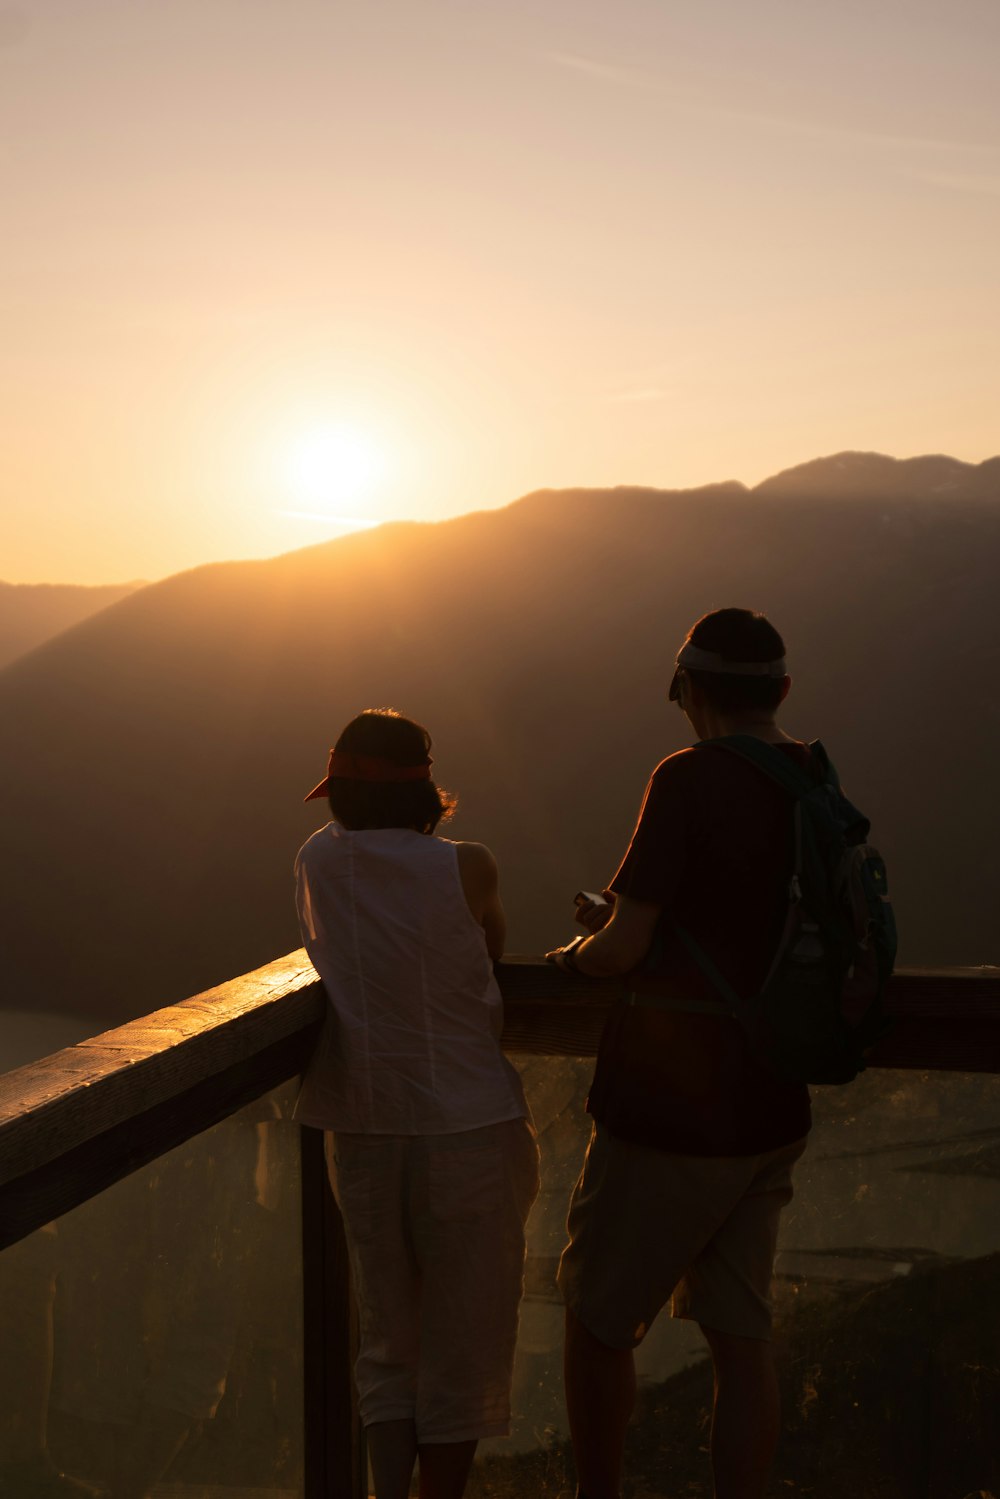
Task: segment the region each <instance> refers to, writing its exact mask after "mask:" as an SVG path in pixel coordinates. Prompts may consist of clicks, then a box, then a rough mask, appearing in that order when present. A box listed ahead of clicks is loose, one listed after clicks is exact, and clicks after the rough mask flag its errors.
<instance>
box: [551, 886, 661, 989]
mask: <svg viewBox="0 0 1000 1499" xmlns="http://www.w3.org/2000/svg"><path fill="white" fill-rule="evenodd" d="M660 910H661V907H660V906H656V905H651V904H650V903H648V902H646V901H641V900H630V899H629V897H628V896H627V895H619V896H618V898H617V900H616V901H615V909H614V914H613V915H612V917H611V920H610V921H609V922H608V923H607V925H606V926H604V927H602V928H601V930H600V931H599V932H595V933H594V935H593V936H591V937H587V938H586V939H585V940H584V941H583V942H581V944H580V946H579V947H575V948H574V949H573V965H574V967H576V968H578V969H579V970H580V972H581V973H589V974H590V975H591V976H592V977H594V978H610V977H612V976H614V975H615V974H619V973H630V972H631V971H632V969H633V968H637V967H638V966H639V964H640V963H641V962H642V960H643V958H644V957H645V956H646V954H647V952H648V951H649V949H650V946H651V944H652V941H653V933H654V932H655V930H656V923H657V920H658V918H659V915H660ZM550 956H551V955H550ZM555 962H556V963H557V964H558V963H559V957H558V949H557V951H556V954H555ZM560 966H561V965H560Z"/></svg>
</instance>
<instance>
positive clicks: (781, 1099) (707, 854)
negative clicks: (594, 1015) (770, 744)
mask: <svg viewBox="0 0 1000 1499" xmlns="http://www.w3.org/2000/svg"><path fill="white" fill-rule="evenodd" d="M782 749H783V752H784V753H786V754H788V755H789V756H790V757H791V758H792V759H793V760H794V761H795V762H796V763H797V764H799V765H801V766H803V767H808V766H809V763H810V751H809V747H808V746H807V745H804V744H797V743H789V744H787V745H783V746H782ZM791 872H792V803H791V799H790V798H789V796H788V794H787V793H786V792H785V791H783V790H782V788H781V787H780V786H778V785H777V784H776V783H775V782H774V781H773V780H771V778H770V777H768V776H767V775H765V774H764V773H763V772H762V771H760V770H759V769H757V767H756V766H755V765H752V764H750V763H749V761H746V760H743V759H741V758H740V757H739V756H737V755H735V754H733V753H732V752H731V751H728V750H725V749H720V748H718V747H713V746H712V745H711V743H705V744H698V745H695V746H694V747H693V748H691V749H686V750H681V751H680V752H679V753H678V754H676V755H671V756H670V757H669V758H668V759H666V760H664V761H663V762H662V763H661V764H660V765H659V766H657V768H656V770H655V771H654V772H653V775H652V778H651V779H650V782H649V785H648V787H647V788H646V795H645V799H644V801H643V804H642V810H641V812H640V814H639V821H638V824H637V826H636V829H635V832H634V834H633V836H632V841H631V843H630V844H629V848H628V852H627V853H626V855H625V858H624V859H623V860H622V863H621V866H620V868H619V870H618V872H617V874H616V875H615V877H614V879H613V880H612V882H611V889H612V890H614V892H615V893H616V894H617V895H624V896H628V897H630V898H631V899H633V900H637V901H646V902H649V903H652V904H656V905H659V906H661V907H662V910H661V913H660V918H659V922H658V924H657V931H656V936H655V939H654V943H653V946H652V948H651V951H650V954H649V956H648V957H647V960H646V963H645V964H644V965H643V969H642V970H641V971H639V972H637V973H635V974H632V975H630V978H629V983H630V987H631V989H632V990H633V992H634V993H635V995H636V998H637V1000H638V1003H635V1004H626V1005H622V1006H620V1007H619V1008H618V1009H617V1010H616V1011H615V1012H614V1013H613V1014H612V1016H611V1017H610V1018H609V1021H608V1024H607V1026H606V1027H605V1032H604V1036H603V1038H602V1041H601V1047H600V1053H599V1056H598V1060H597V1069H596V1071H595V1074H594V1081H593V1085H592V1087H591V1091H590V1098H589V1100H588V1104H587V1107H588V1109H589V1111H590V1113H591V1114H592V1115H593V1116H594V1118H595V1119H597V1120H599V1121H600V1122H601V1123H603V1124H604V1125H605V1126H606V1127H607V1128H608V1129H609V1130H610V1131H611V1133H613V1134H617V1135H619V1136H620V1137H621V1138H623V1139H630V1140H636V1141H640V1142H642V1143H645V1144H649V1145H655V1146H657V1147H658V1148H660V1149H662V1150H669V1151H673V1152H676V1153H678V1154H685V1155H757V1154H761V1153H763V1152H764V1151H768V1150H777V1149H779V1148H780V1147H781V1146H783V1145H789V1144H791V1143H792V1141H793V1140H798V1139H801V1138H802V1136H803V1135H805V1134H806V1133H807V1131H808V1129H809V1125H810V1122H811V1121H810V1110H809V1093H808V1090H807V1089H806V1088H805V1087H804V1086H803V1085H800V1084H789V1083H784V1082H781V1081H780V1080H778V1079H777V1078H775V1077H774V1076H773V1074H772V1073H770V1072H769V1071H768V1070H767V1068H766V1067H765V1066H763V1065H762V1064H761V1063H759V1062H757V1061H756V1060H755V1059H754V1058H753V1057H752V1056H751V1055H750V1052H749V1050H748V1046H747V1042H746V1037H745V1035H744V1032H743V1030H742V1027H741V1026H740V1024H739V1022H738V1021H737V1020H735V1019H733V1018H732V1017H731V1016H728V1015H726V1014H725V1013H724V1002H723V1001H722V999H721V996H720V995H719V993H718V990H717V989H716V988H715V987H714V985H713V984H712V982H711V980H710V979H709V978H708V977H707V976H706V975H705V973H704V972H703V971H702V969H701V968H700V967H699V966H698V964H697V962H696V960H695V959H694V958H693V957H692V956H691V954H690V953H689V951H688V950H687V948H686V947H685V946H684V945H683V943H682V941H681V939H680V938H679V937H678V936H677V934H676V932H675V929H674V928H675V923H679V924H680V925H681V926H683V927H684V928H685V929H686V930H687V931H688V932H690V934H691V935H692V936H693V937H694V938H695V940H696V942H697V943H698V945H699V946H700V947H701V948H702V949H703V950H704V951H705V953H706V954H707V955H708V957H710V958H711V960H712V962H713V963H714V964H715V966H716V967H717V968H718V969H719V971H720V973H721V974H722V975H723V977H724V978H726V979H727V980H728V982H729V983H730V984H731V985H732V987H733V988H734V989H735V990H736V992H737V994H739V995H741V996H750V995H753V994H754V993H756V992H757V991H758V990H759V989H760V987H761V985H762V984H763V982H764V979H765V978H766V976H767V973H768V970H769V968H770V966H771V962H772V960H773V957H774V953H775V949H776V947H777V944H778V940H779V938H780V936H781V931H782V925H783V922H784V918H785V914H786V911H787V900H788V894H787V892H788V882H789V878H790V876H791ZM644 997H645V998H647V999H652V1000H653V1001H655V1000H656V999H657V998H666V999H674V1000H682V1001H691V1000H695V1001H699V1002H702V1003H708V1004H713V1003H717V1004H718V1005H719V1014H718V1015H715V1014H712V1013H707V1014H700V1013H699V1014H691V1013H686V1012H679V1011H675V1010H671V1009H665V1008H662V1007H658V1006H657V1005H656V1004H655V1002H654V1003H652V1004H643V1003H642V1000H643V998H644Z"/></svg>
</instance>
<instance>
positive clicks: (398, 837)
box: [295, 822, 528, 1135]
mask: <svg viewBox="0 0 1000 1499" xmlns="http://www.w3.org/2000/svg"><path fill="white" fill-rule="evenodd" d="M295 877H296V899H297V904H298V912H299V924H300V926H301V928H302V937H303V941H304V942H305V945H306V950H307V951H308V953H309V956H310V958H311V959H312V962H313V966H314V967H315V969H316V972H317V973H318V974H319V976H320V978H321V979H322V980H323V987H324V988H325V990H326V993H327V998H328V1000H329V1009H328V1012H327V1018H326V1022H325V1024H324V1027H323V1031H322V1033H321V1036H320V1039H319V1042H318V1044H317V1047H316V1050H315V1052H314V1054H313V1057H312V1059H311V1061H310V1063H309V1066H308V1068H307V1069H306V1074H305V1079H304V1082H303V1085H302V1092H301V1094H300V1095H299V1101H298V1104H297V1105H296V1109H295V1117H296V1118H297V1119H298V1120H299V1122H300V1123H302V1124H311V1125H315V1126H317V1127H319V1128H321V1129H332V1130H341V1131H344V1132H350V1133H352V1134H353V1133H363V1134H392V1135H445V1134H456V1133H458V1132H459V1131H460V1130H468V1129H479V1128H480V1127H482V1126H483V1125H487V1124H499V1123H501V1122H502V1121H503V1120H506V1119H520V1118H523V1117H525V1116H527V1115H528V1109H527V1106H526V1104H525V1101H524V1093H523V1090H522V1088H521V1080H520V1078H519V1076H518V1074H517V1072H516V1071H515V1070H514V1068H513V1067H512V1066H511V1064H510V1063H509V1062H508V1061H507V1058H506V1057H505V1056H504V1055H503V1052H502V1051H501V1050H500V1031H501V1028H502V1025H503V1005H502V1000H501V997H500V990H499V988H498V986H497V982H496V979H495V977H494V975H493V964H492V961H491V959H490V956H489V954H488V952H487V951H486V937H485V933H484V932H483V929H482V927H481V926H480V925H479V923H478V922H477V921H476V920H475V918H474V917H473V915H472V912H471V911H470V910H469V907H468V903H467V901H466V898H465V892H464V890H463V888H462V881H461V878H460V876H459V872H458V851H457V849H456V847H455V844H454V843H450V842H448V840H447V839H444V838H435V837H433V836H431V835H429V834H427V833H415V832H410V831H408V830H407V829H404V828H369V829H365V830H363V831H361V832H349V831H348V830H346V829H345V828H342V827H341V826H340V825H339V824H338V823H336V822H330V823H328V824H327V826H326V827H325V828H321V829H320V830H319V832H317V833H314V834H313V836H312V837H311V838H310V839H309V840H308V841H307V842H306V843H305V844H304V845H303V846H302V848H301V849H300V850H299V853H298V857H297V859H296V861H295Z"/></svg>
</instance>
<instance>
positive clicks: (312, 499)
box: [279, 424, 389, 528]
mask: <svg viewBox="0 0 1000 1499" xmlns="http://www.w3.org/2000/svg"><path fill="white" fill-rule="evenodd" d="M279 468H280V479H281V485H282V489H283V492H284V494H285V495H286V496H287V498H288V501H289V503H290V505H294V506H295V507H296V508H295V509H288V510H285V511H283V513H284V514H288V515H301V516H306V517H308V518H309V519H314V520H329V521H330V522H331V523H333V524H336V525H337V526H352V527H358V528H360V527H361V526H370V525H375V524H376V523H377V520H378V517H377V516H374V515H372V514H371V513H370V511H369V508H368V507H369V502H370V501H371V500H372V499H374V498H376V497H377V494H378V490H379V487H380V485H381V484H382V483H383V481H384V480H385V478H386V475H387V473H388V470H389V462H388V457H387V454H386V451H385V449H384V447H382V446H381V445H380V444H379V443H378V442H377V441H376V440H375V439H374V438H373V437H372V436H371V435H370V434H369V433H367V432H365V431H363V430H362V429H361V428H356V427H351V426H347V425H341V424H331V425H329V426H323V427H313V428H311V429H309V430H308V431H304V432H300V433H299V434H298V435H297V436H295V437H293V438H292V439H291V440H290V441H289V442H288V444H287V446H286V447H285V448H284V450H283V452H282V453H281V456H280V459H279Z"/></svg>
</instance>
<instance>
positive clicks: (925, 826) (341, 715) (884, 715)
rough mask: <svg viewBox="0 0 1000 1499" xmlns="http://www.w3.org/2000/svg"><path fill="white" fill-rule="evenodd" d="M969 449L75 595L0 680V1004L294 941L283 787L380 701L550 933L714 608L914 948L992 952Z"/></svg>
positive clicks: (433, 531)
mask: <svg viewBox="0 0 1000 1499" xmlns="http://www.w3.org/2000/svg"><path fill="white" fill-rule="evenodd" d="M969 468H970V469H972V476H973V477H972V480H971V483H970V492H969V493H968V494H964V493H962V492H961V491H958V492H951V491H949V492H948V493H946V494H942V493H940V492H939V491H937V490H936V489H934V488H933V487H932V486H933V485H934V484H936V483H937V481H938V478H939V470H938V469H937V468H930V469H928V468H927V467H924V468H920V467H919V466H918V468H916V469H912V468H911V469H910V470H909V475H910V483H909V486H908V492H907V493H906V494H904V495H900V494H899V493H898V491H897V490H896V489H895V488H894V487H893V485H890V486H889V492H888V493H887V492H886V487H885V485H881V487H880V484H879V483H876V485H875V488H874V490H873V493H872V495H871V497H870V498H871V503H870V504H862V505H860V506H859V504H858V503H855V502H854V501H852V502H851V503H850V504H846V503H844V502H842V501H837V500H835V499H833V498H831V497H830V496H829V495H825V494H820V495H819V496H818V497H815V502H814V503H808V504H804V503H803V504H798V503H795V502H794V499H795V490H794V486H791V487H789V486H787V485H786V486H785V487H784V488H783V490H782V492H781V493H779V494H775V493H772V492H769V491H767V490H765V492H764V493H763V494H761V493H758V492H754V491H745V492H744V491H743V490H736V489H734V488H733V487H732V486H731V485H729V486H726V485H723V486H721V487H720V486H706V487H703V488H702V489H700V490H697V491H687V492H683V491H682V492H678V491H656V490H649V489H640V488H624V489H623V490H620V491H609V490H591V491H580V490H576V491H570V490H564V491H541V492H538V493H537V495H536V496H525V497H522V498H521V499H520V500H519V501H515V502H513V503H512V504H511V505H510V506H507V507H505V508H503V509H499V510H484V511H477V512H472V513H470V514H469V515H466V516H462V517H457V518H455V519H454V520H451V521H446V522H440V523H436V524H426V523H419V522H397V523H391V524H390V525H388V526H386V527H383V528H377V529H372V530H369V531H365V532H357V533H354V534H353V535H351V536H348V537H342V538H337V539H336V540H335V541H332V542H326V543H320V544H318V545H317V546H314V547H310V548H304V549H300V550H298V551H295V552H288V553H284V554H281V555H280V556H278V557H276V558H272V559H267V560H264V561H257V562H248V563H213V564H206V565H205V566H204V567H202V568H198V569H192V570H189V571H188V572H186V573H182V574H175V575H174V576H173V577H172V578H168V579H165V580H163V581H162V582H161V583H158V584H153V585H150V586H148V587H147V588H145V589H143V590H142V591H141V592H138V593H136V594H134V595H132V596H131V597H129V598H126V599H124V600H122V601H121V602H120V603H118V604H116V605H115V606H114V607H113V608H112V609H111V610H106V611H104V612H103V613H101V614H98V615H94V616H92V617H91V618H90V619H89V620H87V621H85V622H83V623H82V624H80V625H77V626H76V627H75V628H74V629H72V630H69V631H67V632H65V633H63V634H62V635H60V636H58V637H57V638H56V639H54V640H52V641H50V642H49V643H48V644H47V645H46V646H44V647H42V648H41V649H39V650H36V651H35V652H33V653H32V655H31V656H30V657H25V658H22V659H21V660H20V661H18V662H15V663H13V664H12V665H11V666H9V667H8V668H7V669H6V670H5V671H3V672H0V823H2V825H3V826H4V828H5V834H6V837H5V856H4V864H5V871H6V875H7V887H8V888H7V891H6V894H5V898H4V901H3V903H2V907H0V950H2V951H3V953H4V965H3V970H2V972H3V979H2V981H0V982H2V984H3V994H2V1002H3V1003H5V1004H6V1005H7V1006H8V1007H9V1008H11V1009H22V1010H23V1009H25V1008H32V1007H33V1008H42V1009H48V1010H51V1011H53V1012H59V1013H62V1014H66V1013H70V1012H79V1013H86V1014H87V1015H96V1016H101V1017H103V1018H104V1021H105V1023H112V1022H116V1021H119V1020H123V1019H126V1018H129V1017H131V1016H134V1015H138V1014H141V1013H143V1012H144V1011H146V1010H149V1009H151V1008H154V1007H155V1006H157V1005H160V1004H165V1003H168V1002H171V1001H172V1000H175V999H179V998H183V997H184V996H185V995H187V994H191V993H194V992H197V991H198V990H201V989H204V988H206V987H208V986H210V985H211V984H213V983H217V982H220V981H222V980H224V979H226V978H227V977H231V976H232V975H234V974H235V973H238V972H242V971H245V970H247V969H249V968H251V967H253V966H255V965H256V964H257V963H260V962H263V961H266V960H267V959H268V958H271V957H273V956H275V954H277V953H279V952H281V951H284V950H287V949H288V948H290V947H293V946H297V945H298V935H297V932H296V927H295V919H294V913H293V909H292V902H291V880H290V866H291V860H292V856H293V855H294V852H295V849H296V848H297V847H298V846H299V844H300V843H301V842H302V841H303V840H304V838H305V837H306V836H307V835H308V833H309V832H311V831H312V830H313V829H314V828H315V826H316V824H317V821H322V820H323V817H324V814H323V810H322V808H319V810H317V804H315V803H313V804H310V806H309V807H303V805H302V801H301V798H302V797H303V796H304V795H305V792H306V790H307V789H308V788H309V787H310V786H312V785H313V784H315V782H316V780H317V779H318V777H319V776H320V775H321V774H322V768H323V764H324V763H325V758H326V753H327V749H328V747H329V745H330V744H331V743H332V742H333V738H334V736H335V735H336V733H337V731H338V730H339V728H340V727H341V726H342V724H343V723H344V722H345V721H346V720H347V719H348V718H349V717H351V716H352V715H353V714H354V713H356V712H358V711H359V710H360V709H361V708H364V707H370V706H378V705H385V704H391V705H393V706H396V707H398V708H399V709H400V710H401V711H403V712H406V713H409V714H410V715H412V716H413V717H416V718H418V719H419V720H420V721H422V722H425V723H426V724H427V725H428V727H429V728H430V731H431V733H432V735H433V736H434V739H435V748H434V754H435V762H436V769H437V770H438V771H439V773H440V775H441V779H442V783H443V784H444V785H445V786H447V787H448V788H449V789H451V790H455V791H457V792H458V793H459V797H460V806H459V814H458V817H457V819H456V822H455V824H454V836H456V837H472V838H476V839H478V840H481V841H484V842H486V843H488V844H489V845H490V846H491V847H492V848H493V849H494V851H495V853H496V854H497V857H498V860H499V862H500V867H501V873H502V879H503V888H504V895H505V900H506V903H507V906H508V911H509V916H510V933H511V937H510V942H511V950H521V951H532V950H533V951H539V950H542V949H543V948H544V947H545V946H548V945H552V944H553V943H554V942H556V941H558V940H561V939H562V938H564V937H565V936H567V935H569V934H570V933H571V931H572V924H571V910H570V901H571V897H572V893H573V891H574V890H576V889H578V888H580V886H581V885H583V886H585V887H587V888H590V887H591V886H593V885H594V883H595V882H598V883H603V882H605V881H606V880H607V879H608V878H609V877H610V875H611V874H612V873H613V871H614V868H615V867H616V865H617V862H618V859H619V858H620V857H621V854H622V853H623V851H624V848H625V846H626V844H627V841H628V837H629V835H630V832H631V828H632V826H633V823H634V819H635V815H636V812H637V810H638V806H639V802H640V801H641V797H642V792H643V787H644V785H645V782H646V779H647V777H648V774H649V772H650V771H651V770H652V768H653V766H654V765H655V764H656V763H657V762H658V761H659V760H660V759H662V758H663V756H664V755H666V754H669V753H672V752H673V751H675V750H677V749H680V748H681V747H683V746H684V745H686V744H688V743H689V742H690V737H691V736H690V731H689V727H688V725H687V724H686V721H685V720H683V719H682V717H681V716H680V715H679V714H677V713H676V711H675V710H674V709H673V708H672V707H670V706H669V705H668V704H667V702H666V685H667V682H668V680H669V675H670V666H671V663H672V660H673V656H674V653H675V651H676V649H677V647H678V646H679V644H680V642H681V640H682V639H683V636H684V633H685V631H686V630H687V628H688V627H689V626H690V624H691V623H692V621H693V620H694V619H696V618H697V617H698V616H699V615H700V614H702V613H704V612H705V611H706V610H709V609H711V608H715V607H719V606H721V605H724V604H738V605H742V606H746V607H757V608H762V609H764V610H765V611H766V612H767V613H768V614H769V615H770V616H771V617H772V618H773V620H774V622H775V623H776V625H777V627H778V628H779V630H782V631H783V632H784V633H785V636H786V643H787V646H788V654H789V660H790V664H791V671H792V674H793V678H794V687H793V694H792V697H791V699H790V702H789V705H788V711H787V713H786V724H787V727H788V729H789V731H790V732H792V733H795V734H797V735H799V736H800V737H803V738H814V737H817V736H819V737H821V738H822V739H823V740H824V743H826V744H827V745H828V748H829V749H830V751H831V753H832V755H833V758H834V760H835V762H836V763H837V765H838V768H839V769H840V770H841V773H842V774H843V775H844V778H845V782H846V784H847V785H848V788H849V791H850V793H851V795H852V799H855V800H857V802H858V804H859V805H861V806H862V807H863V808H864V809H865V811H866V812H868V813H869V814H870V815H871V816H872V818H873V823H874V828H875V836H876V841H877V842H878V844H879V846H880V847H881V848H882V849H883V852H884V853H886V855H887V857H888V859H889V865H890V878H891V880H892V881H893V885H894V890H895V894H896V896H897V898H898V902H899V906H900V915H901V923H900V924H901V928H902V932H903V945H902V954H903V961H905V962H909V963H918V964H948V963H979V962H989V961H997V959H998V958H1000V951H998V950H997V947H996V942H995V938H994V936H993V931H994V912H993V906H994V901H993V899H992V896H991V892H990V887H989V881H988V880H987V879H986V878H985V877H984V871H986V870H989V869H991V868H992V862H991V861H992V850H993V848H994V847H995V845H996V842H997V840H998V839H1000V798H996V797H994V796H993V794H992V792H990V791H989V790H988V789H987V790H985V791H984V790H983V789H982V788H989V787H990V786H991V785H992V767H993V761H994V758H995V747H996V737H997V731H998V729H1000V705H998V703H997V700H996V694H995V692H994V690H993V687H992V682H993V681H994V680H995V673H996V667H997V664H998V663H1000V621H998V620H997V617H996V616H997V611H996V608H995V604H994V594H995V581H994V577H993V572H994V566H993V557H994V556H995V555H996V553H997V550H998V548H1000V505H992V506H990V505H984V504H983V503H982V493H981V490H982V485H983V478H982V474H981V472H980V470H981V469H982V468H983V466H982V465H976V466H969ZM993 473H995V474H996V476H997V484H996V488H995V491H994V498H995V499H997V500H1000V462H995V463H992V464H988V465H987V478H989V477H990V475H991V474H993ZM918 478H919V479H920V483H917V482H916V480H917V479H918ZM893 482H894V481H893ZM807 487H808V486H805V485H803V486H802V489H803V490H805V489H806V488H807ZM956 642H961V644H962V650H961V651H957V650H956V648H955V644H956ZM944 684H947V694H948V697H947V701H948V732H947V733H944V732H942V733H940V734H938V735H937V736H936V737H931V736H930V735H929V734H928V731H927V724H928V715H929V713H933V711H934V709H935V707H936V701H937V696H939V695H940V693H941V691H942V690H945V689H944ZM442 831H445V832H447V829H443V830H442ZM928 871H932V872H933V880H930V878H929V875H928Z"/></svg>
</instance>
